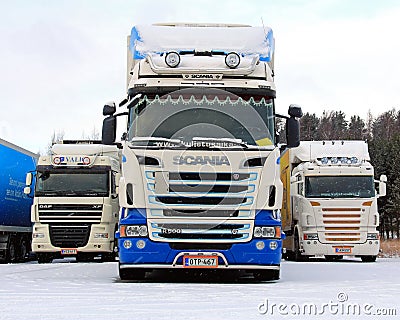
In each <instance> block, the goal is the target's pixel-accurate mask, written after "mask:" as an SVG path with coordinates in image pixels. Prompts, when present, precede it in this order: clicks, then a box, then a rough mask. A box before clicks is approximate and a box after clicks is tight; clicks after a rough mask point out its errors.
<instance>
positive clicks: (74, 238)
mask: <svg viewBox="0 0 400 320" xmlns="http://www.w3.org/2000/svg"><path fill="white" fill-rule="evenodd" d="M90 227H91V225H90V224H85V225H50V241H51V244H52V245H53V246H55V247H60V248H78V247H84V246H86V245H87V243H88V241H89V235H90Z"/></svg>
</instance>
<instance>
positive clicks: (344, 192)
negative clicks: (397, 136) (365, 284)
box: [281, 141, 387, 262]
mask: <svg viewBox="0 0 400 320" xmlns="http://www.w3.org/2000/svg"><path fill="white" fill-rule="evenodd" d="M369 160H370V157H369V153H368V145H367V143H366V142H364V141H302V142H301V144H300V146H299V147H297V148H293V149H289V150H286V151H285V152H284V153H283V154H282V156H281V180H282V182H283V186H284V196H283V205H282V211H281V214H282V228H283V231H284V232H285V234H286V239H285V240H284V247H285V248H286V257H287V258H288V259H295V260H305V259H307V258H308V257H323V256H325V258H326V259H327V260H336V259H340V258H342V257H343V256H346V255H352V256H357V257H361V259H362V261H365V262H372V261H375V259H376V256H377V254H378V252H379V244H380V242H379V232H378V231H377V227H378V226H379V213H378V205H377V200H378V198H379V197H381V196H384V195H385V194H386V180H387V179H386V176H384V175H382V176H381V177H380V180H379V181H374V168H373V167H372V165H371V163H370V162H369ZM375 183H379V189H378V190H379V191H378V192H376V190H375Z"/></svg>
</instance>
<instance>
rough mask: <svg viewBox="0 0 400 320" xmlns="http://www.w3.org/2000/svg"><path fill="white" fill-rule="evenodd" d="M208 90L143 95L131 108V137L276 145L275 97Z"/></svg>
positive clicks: (259, 145) (185, 141)
mask: <svg viewBox="0 0 400 320" xmlns="http://www.w3.org/2000/svg"><path fill="white" fill-rule="evenodd" d="M204 91H205V90H203V92H201V93H198V92H195V93H193V91H186V90H180V91H176V92H174V93H171V94H168V95H165V96H162V97H158V96H155V97H152V98H150V97H149V96H146V97H143V98H142V99H141V100H140V102H139V103H138V104H136V105H135V106H134V107H132V108H131V109H130V113H129V124H130V129H129V133H128V139H129V140H132V139H133V141H135V139H137V138H143V137H146V138H147V137H151V138H161V139H164V140H165V139H174V141H181V142H183V143H186V144H187V143H190V142H191V141H193V140H194V139H195V138H201V139H203V140H207V139H214V140H215V139H222V140H224V139H225V140H227V139H230V140H232V141H234V140H235V141H236V142H243V143H244V144H246V145H248V146H258V147H261V146H272V145H274V131H275V128H274V102H273V101H274V100H273V99H272V98H271V97H266V96H249V95H246V96H244V95H242V96H240V97H239V96H236V95H233V94H231V93H228V92H226V91H222V90H211V89H210V90H208V91H206V92H204ZM153 140H154V139H153ZM175 145H176V144H175Z"/></svg>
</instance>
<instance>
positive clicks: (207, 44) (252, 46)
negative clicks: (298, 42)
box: [130, 24, 274, 62]
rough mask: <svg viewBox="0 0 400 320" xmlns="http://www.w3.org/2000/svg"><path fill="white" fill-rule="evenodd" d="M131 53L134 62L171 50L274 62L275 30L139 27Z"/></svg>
mask: <svg viewBox="0 0 400 320" xmlns="http://www.w3.org/2000/svg"><path fill="white" fill-rule="evenodd" d="M130 50H131V52H132V56H133V58H134V59H143V58H145V57H146V55H147V54H148V53H162V52H167V51H219V52H225V53H229V52H231V51H234V52H237V53H239V54H245V55H246V54H259V55H260V60H261V61H267V62H268V61H271V60H272V55H273V50H274V38H273V33H272V29H271V28H268V27H251V26H245V25H234V26H228V25H212V24H211V25H210V24H209V25H185V24H178V25H137V26H135V27H133V28H132V32H131V37H130Z"/></svg>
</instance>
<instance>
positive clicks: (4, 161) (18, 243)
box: [0, 139, 39, 263]
mask: <svg viewBox="0 0 400 320" xmlns="http://www.w3.org/2000/svg"><path fill="white" fill-rule="evenodd" d="M38 157H39V155H38V154H35V153H33V152H30V151H28V150H26V149H23V148H21V147H19V146H17V145H15V144H13V143H10V142H8V141H6V140H3V139H0V263H8V262H22V261H25V260H26V259H27V258H28V257H29V252H30V251H31V239H32V223H31V219H30V208H31V205H32V201H33V200H32V198H33V197H29V195H25V194H24V187H25V176H26V174H27V172H30V171H32V172H33V171H34V170H35V168H36V162H37V159H38Z"/></svg>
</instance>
